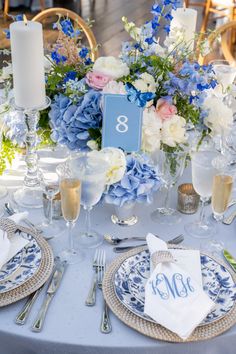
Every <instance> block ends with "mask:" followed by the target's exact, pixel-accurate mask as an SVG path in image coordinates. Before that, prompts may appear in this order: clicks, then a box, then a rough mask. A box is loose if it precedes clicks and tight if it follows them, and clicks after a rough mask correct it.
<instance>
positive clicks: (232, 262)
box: [223, 250, 236, 272]
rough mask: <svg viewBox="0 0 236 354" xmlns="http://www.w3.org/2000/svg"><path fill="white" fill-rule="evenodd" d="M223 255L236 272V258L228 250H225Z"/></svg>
mask: <svg viewBox="0 0 236 354" xmlns="http://www.w3.org/2000/svg"><path fill="white" fill-rule="evenodd" d="M223 255H224V258H225V259H226V261H227V263H228V264H229V265H230V267H231V268H232V269H233V270H234V271H235V272H236V259H235V258H234V257H233V256H232V255H231V254H230V253H229V252H228V251H227V250H223Z"/></svg>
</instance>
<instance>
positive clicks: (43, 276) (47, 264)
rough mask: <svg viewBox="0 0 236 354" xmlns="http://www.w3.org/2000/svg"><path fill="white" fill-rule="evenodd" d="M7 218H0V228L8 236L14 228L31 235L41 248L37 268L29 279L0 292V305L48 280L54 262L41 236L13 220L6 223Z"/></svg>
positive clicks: (19, 298)
mask: <svg viewBox="0 0 236 354" xmlns="http://www.w3.org/2000/svg"><path fill="white" fill-rule="evenodd" d="M7 220H9V219H1V220H0V228H1V229H2V230H5V231H7V232H8V237H10V234H11V233H13V232H15V231H16V230H19V231H21V232H23V233H26V234H29V235H31V236H32V237H33V238H34V239H35V240H36V242H37V244H38V245H39V247H40V249H41V261H40V265H39V268H38V270H37V271H36V272H35V274H34V275H33V276H32V277H31V278H30V279H28V280H27V281H26V282H25V283H23V284H21V285H19V286H18V287H15V288H14V289H12V290H9V291H7V292H5V293H2V294H0V307H2V306H6V305H9V304H12V303H13V302H16V301H18V300H21V299H23V298H25V297H26V296H28V295H30V294H32V293H33V292H34V291H36V290H38V289H39V288H40V287H41V286H42V285H43V284H44V283H45V282H46V281H47V280H48V278H49V276H50V274H51V272H52V269H53V264H54V256H53V252H52V249H51V247H50V246H49V244H48V243H47V241H46V240H45V239H44V238H43V237H42V236H40V235H39V234H37V233H36V232H34V231H33V230H32V229H29V228H26V227H24V226H21V225H17V224H15V223H14V222H11V221H10V224H8V221H7ZM9 228H10V229H9ZM14 228H15V230H14ZM9 230H10V231H9Z"/></svg>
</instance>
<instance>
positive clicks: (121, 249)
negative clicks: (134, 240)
mask: <svg viewBox="0 0 236 354" xmlns="http://www.w3.org/2000/svg"><path fill="white" fill-rule="evenodd" d="M183 240H184V235H182V234H181V235H179V236H177V237H174V238H172V239H171V240H169V241H167V244H172V245H178V244H179V243H181V242H183ZM141 246H146V243H145V244H141V245H138V246H137V245H136V246H127V247H113V252H115V253H122V252H127V251H130V250H132V249H133V248H136V247H141Z"/></svg>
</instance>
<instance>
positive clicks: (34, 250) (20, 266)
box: [0, 234, 42, 294]
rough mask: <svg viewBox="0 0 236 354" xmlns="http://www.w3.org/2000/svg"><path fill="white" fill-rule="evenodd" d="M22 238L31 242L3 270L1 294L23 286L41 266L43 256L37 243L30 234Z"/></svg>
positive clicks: (0, 274) (1, 273)
mask: <svg viewBox="0 0 236 354" xmlns="http://www.w3.org/2000/svg"><path fill="white" fill-rule="evenodd" d="M22 236H23V237H27V238H28V239H29V240H30V242H29V243H28V244H27V245H26V246H25V247H24V248H23V249H22V250H21V251H20V252H18V253H17V254H16V255H15V256H14V257H13V258H12V259H10V260H9V261H8V262H7V263H6V264H5V265H4V266H3V267H2V268H1V270H0V294H2V293H5V292H7V291H9V290H12V289H15V288H17V287H18V286H20V285H22V284H23V283H24V282H26V281H27V280H29V279H30V278H31V277H32V276H33V275H34V274H35V273H36V271H37V270H38V268H39V266H40V262H41V257H42V254H41V249H40V247H39V245H38V243H37V241H36V240H35V239H34V238H33V237H32V236H31V235H29V234H22Z"/></svg>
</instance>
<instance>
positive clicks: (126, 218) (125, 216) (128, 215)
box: [111, 202, 138, 226]
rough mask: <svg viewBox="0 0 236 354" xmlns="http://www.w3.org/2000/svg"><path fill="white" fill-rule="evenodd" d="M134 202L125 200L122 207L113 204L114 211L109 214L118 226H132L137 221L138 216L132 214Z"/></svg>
mask: <svg viewBox="0 0 236 354" xmlns="http://www.w3.org/2000/svg"><path fill="white" fill-rule="evenodd" d="M134 207H135V202H127V203H125V204H124V205H123V206H122V207H118V206H115V212H114V214H112V216H111V221H112V222H113V223H114V224H116V225H120V226H132V225H135V224H136V223H137V222H138V217H137V216H136V215H135V214H134Z"/></svg>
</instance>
